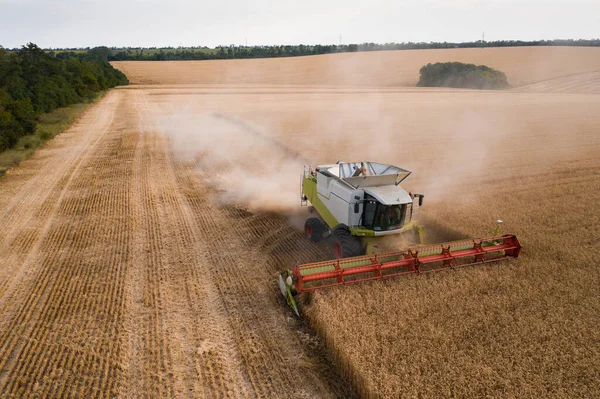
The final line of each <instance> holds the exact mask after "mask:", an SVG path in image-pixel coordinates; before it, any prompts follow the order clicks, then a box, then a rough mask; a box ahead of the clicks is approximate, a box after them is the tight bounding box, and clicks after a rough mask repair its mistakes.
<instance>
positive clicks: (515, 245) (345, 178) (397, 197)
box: [279, 162, 521, 315]
mask: <svg viewBox="0 0 600 399" xmlns="http://www.w3.org/2000/svg"><path fill="white" fill-rule="evenodd" d="M410 173H411V172H409V171H407V170H405V169H402V168H399V167H397V166H394V165H386V164H382V163H376V162H348V163H346V162H338V163H336V164H331V165H319V166H317V167H316V168H314V169H313V168H311V167H310V166H305V167H304V173H303V175H302V183H301V205H303V206H309V203H310V204H311V206H310V208H309V209H310V210H311V213H313V216H312V217H310V218H308V219H307V220H306V223H305V225H304V233H305V235H306V237H307V238H308V239H309V240H311V241H319V240H322V239H325V238H328V239H329V242H330V248H331V251H332V257H333V260H327V261H322V262H316V263H308V264H303V265H295V266H293V267H292V269H291V270H284V271H282V272H281V273H280V275H279V288H280V289H281V293H282V294H283V296H284V298H285V300H286V302H287V304H288V305H289V306H290V307H291V308H292V309H293V310H294V312H295V313H296V314H297V315H299V309H298V305H297V302H296V299H295V298H296V296H297V295H298V294H302V293H304V292H311V291H315V290H317V289H321V288H326V287H332V286H339V285H350V284H357V283H361V282H364V281H371V280H381V279H387V278H390V277H395V276H399V275H402V274H407V273H428V272H433V271H439V270H446V269H454V268H457V267H461V266H466V265H473V264H481V263H487V262H493V261H498V260H502V259H506V258H510V257H512V258H517V257H518V256H519V252H520V250H521V244H520V242H519V240H518V239H517V237H516V236H515V235H512V234H505V235H502V236H500V235H499V230H500V225H501V224H502V221H501V220H498V222H497V226H496V230H495V231H494V233H493V236H492V237H485V238H473V239H467V240H460V241H453V242H446V243H440V244H433V245H431V244H428V245H424V243H423V235H422V226H420V225H419V224H418V223H417V221H416V219H415V217H416V215H417V213H418V209H419V207H421V206H422V205H423V198H424V197H423V195H422V194H412V193H407V192H406V191H405V190H404V189H402V188H401V187H400V183H401V182H402V181H404V180H405V179H406V178H407V177H408V176H409V175H410ZM407 233H410V234H411V235H412V237H411V238H412V239H413V242H418V244H417V245H415V246H412V247H409V248H408V249H401V250H398V249H397V248H396V249H394V250H392V251H391V252H389V251H388V252H381V251H379V250H378V248H377V245H376V244H375V243H377V242H378V241H380V240H381V239H382V238H383V237H385V236H390V235H399V234H407Z"/></svg>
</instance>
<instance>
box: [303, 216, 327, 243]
mask: <svg viewBox="0 0 600 399" xmlns="http://www.w3.org/2000/svg"><path fill="white" fill-rule="evenodd" d="M323 233H325V227H324V226H323V223H321V221H320V220H319V219H317V218H308V219H306V222H305V223H304V235H305V236H306V238H308V239H309V240H311V241H312V242H317V241H321V240H322V239H323Z"/></svg>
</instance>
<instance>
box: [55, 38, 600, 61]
mask: <svg viewBox="0 0 600 399" xmlns="http://www.w3.org/2000/svg"><path fill="white" fill-rule="evenodd" d="M515 46H600V39H590V40H587V39H580V40H571V39H570V40H536V41H521V40H498V41H488V42H486V41H482V40H478V41H474V42H463V43H453V42H430V43H424V42H417V43H413V42H408V43H385V44H377V43H362V44H342V45H335V44H330V45H320V44H317V45H304V44H299V45H281V46H218V47H215V48H208V47H205V46H204V47H201V46H199V47H178V48H175V47H162V48H157V47H149V48H142V47H122V48H120V47H111V48H109V49H108V53H107V59H108V61H163V60H165V61H166V60H169V61H171V60H173V61H174V60H216V59H234V58H236V59H237V58H274V57H297V56H304V55H319V54H333V53H353V52H362V51H386V50H423V49H448V48H478V47H515ZM86 50H88V49H62V50H61V49H56V50H52V51H53V53H54V52H56V54H65V53H66V54H70V55H76V54H77V52H82V51H83V52H85V51H86Z"/></svg>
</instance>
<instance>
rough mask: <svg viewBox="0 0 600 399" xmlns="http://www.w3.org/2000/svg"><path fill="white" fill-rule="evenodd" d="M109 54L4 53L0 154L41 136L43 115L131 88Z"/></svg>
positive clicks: (0, 53) (0, 54) (32, 48)
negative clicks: (104, 93)
mask: <svg viewBox="0 0 600 399" xmlns="http://www.w3.org/2000/svg"><path fill="white" fill-rule="evenodd" d="M108 53H109V50H108V49H107V48H97V49H90V50H89V51H87V52H85V53H81V54H71V53H68V54H57V55H51V54H48V53H47V52H46V51H44V50H42V49H41V48H39V47H38V46H36V45H35V44H33V43H29V44H27V45H26V46H23V47H22V48H21V49H19V50H16V51H7V50H5V49H3V48H2V47H0V151H4V150H7V149H10V148H14V146H15V144H16V143H17V141H18V140H19V138H20V137H22V136H25V135H28V134H33V133H35V130H36V126H37V121H38V118H39V116H40V115H42V114H44V113H47V112H50V111H52V110H54V109H56V108H60V107H65V106H68V105H71V104H75V103H79V102H83V101H86V100H89V99H91V98H93V97H94V96H95V95H96V94H97V93H98V92H100V91H102V90H106V89H108V88H111V87H115V86H117V85H126V84H128V83H129V81H128V80H127V77H126V76H125V75H124V74H123V73H122V72H121V71H119V70H116V69H114V68H113V67H112V66H111V65H110V64H109V63H108Z"/></svg>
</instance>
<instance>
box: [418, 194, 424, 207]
mask: <svg viewBox="0 0 600 399" xmlns="http://www.w3.org/2000/svg"><path fill="white" fill-rule="evenodd" d="M423 198H425V196H424V195H423V194H421V195H420V196H419V206H423Z"/></svg>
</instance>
